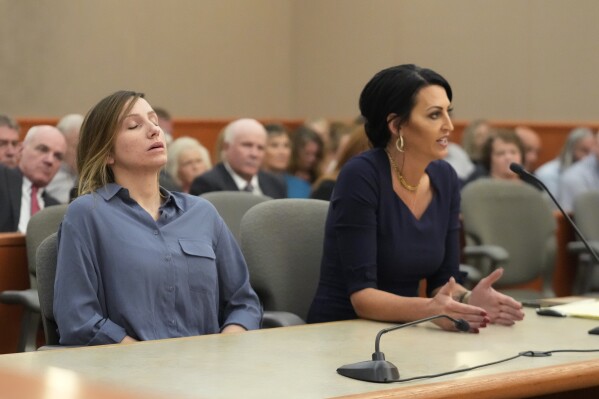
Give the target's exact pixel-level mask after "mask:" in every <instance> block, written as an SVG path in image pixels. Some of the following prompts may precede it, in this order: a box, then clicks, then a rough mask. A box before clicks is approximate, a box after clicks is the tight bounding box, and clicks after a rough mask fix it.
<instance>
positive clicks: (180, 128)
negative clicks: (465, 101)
mask: <svg viewBox="0 0 599 399" xmlns="http://www.w3.org/2000/svg"><path fill="white" fill-rule="evenodd" d="M18 121H19V123H20V124H21V135H22V136H24V135H25V133H26V132H27V130H28V129H29V128H30V127H31V126H34V125H41V124H50V125H55V124H56V122H57V121H58V118H21V119H19V120H18ZM230 121H231V119H174V120H173V125H174V136H175V138H177V137H181V136H191V137H194V138H196V139H198V140H199V141H200V142H201V143H202V144H203V145H204V146H205V147H206V148H208V150H209V151H211V154H212V155H213V157H214V149H215V146H216V142H217V138H218V135H219V133H220V131H221V130H222V128H223V127H225V125H226V124H227V123H229V122H230ZM261 121H262V122H263V123H270V122H278V123H282V124H283V125H285V126H287V127H288V128H289V129H290V130H293V129H295V128H296V127H298V126H299V125H301V124H302V120H300V119H262V120H261ZM489 122H490V123H491V125H493V126H496V127H506V128H513V127H516V126H528V127H530V128H532V129H533V130H535V131H537V132H538V133H539V135H540V136H541V140H542V143H543V147H542V149H541V153H540V154H539V160H538V163H537V166H539V165H541V164H543V163H545V162H547V161H550V160H551V159H553V158H555V157H556V156H557V154H558V153H559V151H560V149H561V147H562V145H563V143H564V142H565V140H566V137H567V136H568V133H570V131H571V130H572V129H574V128H577V127H580V126H586V127H589V128H592V129H594V130H597V129H599V123H597V122H593V123H591V122H535V121H523V120H518V121H493V120H491V121H489ZM467 124H468V121H464V120H457V121H454V128H455V129H454V132H453V134H452V136H451V140H452V141H454V142H456V143H460V142H461V139H462V132H463V130H464V128H465V127H466V125H467Z"/></svg>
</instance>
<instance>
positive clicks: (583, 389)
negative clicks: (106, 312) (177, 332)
mask: <svg viewBox="0 0 599 399" xmlns="http://www.w3.org/2000/svg"><path fill="white" fill-rule="evenodd" d="M387 326H389V325H388V324H384V323H376V322H369V321H364V320H354V321H346V322H336V323H324V324H316V325H306V326H296V327H288V328H278V329H271V330H260V331H252V332H247V333H240V334H230V335H209V336H202V337H191V338H180V339H169V340H161V341H149V342H140V343H135V344H130V345H109V346H103V347H90V348H75V349H60V350H54V351H42V352H33V353H22V354H10V355H1V356H0V375H1V374H2V373H6V372H10V373H19V374H22V375H25V376H27V377H28V378H34V377H35V378H38V379H43V378H47V375H48V373H49V372H51V371H53V370H54V371H62V372H67V373H69V374H70V375H71V376H72V378H71V380H72V381H76V382H77V383H78V384H81V383H82V381H83V382H85V383H86V384H98V383H101V384H106V383H108V384H109V385H110V386H111V387H114V388H118V389H126V390H132V391H133V392H135V393H139V394H142V395H143V394H144V393H151V394H156V395H164V396H168V397H181V398H232V397H244V398H264V397H285V398H323V397H343V396H350V397H356V398H382V397H385V398H392V397H403V398H405V397H409V398H412V397H423V398H445V397H476V398H520V397H553V396H542V395H547V394H552V393H563V392H566V391H567V392H569V395H574V394H575V393H578V394H580V395H583V396H581V397H584V396H585V395H594V397H597V394H599V352H595V353H557V354H554V355H553V356H550V357H539V358H531V357H520V358H517V359H515V360H512V361H509V362H506V363H501V364H498V365H494V366H489V367H486V368H482V369H478V370H473V371H470V372H466V373H460V374H454V375H450V376H445V377H439V378H435V379H428V380H418V381H413V382H408V383H401V384H375V383H368V382H362V381H357V380H352V379H349V378H345V377H343V376H340V375H339V374H337V373H336V369H337V367H339V366H341V365H344V364H348V363H354V362H358V361H362V360H369V359H370V356H371V353H372V352H373V350H374V338H375V336H376V333H377V332H378V331H379V330H380V329H381V328H384V327H387ZM596 326H599V321H596V320H584V319H575V318H555V317H542V316H537V315H536V314H534V312H532V311H530V310H527V315H526V319H525V321H523V322H521V323H519V324H517V325H516V326H514V327H501V326H489V327H487V328H486V329H484V330H483V331H482V332H481V333H480V334H466V333H451V332H445V331H441V330H440V329H438V328H437V327H435V326H433V325H432V324H430V323H425V324H422V325H419V326H416V327H409V328H406V329H403V330H399V331H396V332H392V333H389V334H386V335H384V336H383V338H382V341H381V350H382V351H383V352H384V353H385V354H386V357H387V360H388V361H390V362H392V363H394V364H395V365H396V366H397V367H398V369H399V372H400V375H401V377H402V378H409V377H414V376H418V375H423V374H431V373H438V372H443V371H450V370H456V369H460V368H465V367H471V366H475V365H478V364H481V363H486V362H492V361H496V360H499V359H503V358H506V357H510V356H513V355H515V354H517V353H519V352H522V351H527V350H536V351H548V350H553V349H599V336H597V335H589V334H587V331H588V330H589V329H590V328H592V327H596ZM65 381H66V382H65V383H68V379H66V380H65ZM8 383H9V384H10V382H8ZM15 384H17V382H15ZM3 386H4V383H3ZM9 386H12V385H9ZM12 388H13V389H14V388H15V387H14V386H12ZM73 391H74V392H75V393H73V394H72V395H71V396H69V397H70V398H80V397H84V395H82V394H79V395H77V391H76V389H74V390H73ZM19 397H23V398H42V397H43V396H42V395H41V394H40V395H29V396H27V395H21V396H19ZM555 397H558V396H555ZM569 397H571V396H569ZM572 397H575V396H572ZM587 397H591V396H587Z"/></svg>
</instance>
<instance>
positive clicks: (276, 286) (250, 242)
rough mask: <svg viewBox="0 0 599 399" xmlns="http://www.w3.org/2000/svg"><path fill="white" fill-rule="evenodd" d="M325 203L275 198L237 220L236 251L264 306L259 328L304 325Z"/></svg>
mask: <svg viewBox="0 0 599 399" xmlns="http://www.w3.org/2000/svg"><path fill="white" fill-rule="evenodd" d="M328 209H329V202H328V201H321V200H315V199H291V198H290V199H274V200H271V201H266V202H264V203H261V204H258V205H256V206H254V207H253V208H251V209H250V210H248V212H247V213H246V214H245V216H244V217H243V219H242V220H241V250H242V251H243V255H244V257H245V260H246V262H247V264H248V268H249V272H250V282H251V284H252V287H253V288H254V290H255V291H256V293H257V294H258V296H259V297H260V300H261V302H262V305H263V307H264V310H265V313H264V319H263V323H262V326H263V327H264V328H268V327H280V326H288V325H295V324H304V323H305V320H306V317H307V315H308V310H309V307H310V304H311V303H312V299H313V297H314V294H315V292H316V287H317V285H318V280H319V276H320V260H321V257H322V246H323V241H324V225H325V220H326V215H327V212H328Z"/></svg>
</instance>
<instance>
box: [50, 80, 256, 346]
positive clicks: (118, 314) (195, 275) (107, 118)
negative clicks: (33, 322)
mask: <svg viewBox="0 0 599 399" xmlns="http://www.w3.org/2000/svg"><path fill="white" fill-rule="evenodd" d="M166 161H167V153H166V142H165V138H164V132H163V131H162V130H161V129H160V127H159V126H158V117H157V115H156V112H154V110H153V109H152V107H151V106H150V104H149V103H148V102H147V101H146V100H145V99H144V98H143V94H141V93H136V92H130V91H119V92H116V93H114V94H112V95H110V96H108V97H106V98H104V99H103V100H101V101H100V102H99V103H98V104H97V105H96V106H94V107H93V108H92V109H91V110H90V111H89V113H88V114H87V116H86V117H85V120H84V122H83V126H82V128H81V137H80V142H79V147H78V154H77V166H78V170H79V173H80V175H79V197H78V198H77V199H76V200H74V201H73V202H72V203H71V204H70V205H69V209H68V211H67V214H66V216H65V218H64V221H63V223H62V226H61V228H60V231H59V244H58V265H57V270H56V282H55V291H54V316H55V319H56V322H57V324H58V332H59V335H60V343H61V344H63V345H101V344H113V343H127V342H133V341H138V340H151V339H161V338H174V337H184V336H192V335H201V334H214V333H219V332H222V333H228V332H236V331H245V330H249V329H256V328H259V325H260V321H261V309H260V303H259V301H258V297H257V296H256V294H255V293H254V291H253V290H252V288H251V287H250V284H249V278H248V271H247V266H246V264H245V261H244V259H243V256H242V254H241V251H240V250H239V247H238V246H237V244H236V243H235V240H234V238H233V236H232V234H231V232H230V231H229V230H228V229H227V227H226V225H225V224H224V222H223V220H222V219H221V218H220V216H219V215H218V213H217V212H216V210H215V209H214V207H213V206H212V205H210V204H209V203H208V202H207V201H205V200H203V199H201V198H199V197H194V196H191V195H188V194H183V193H176V192H169V191H167V190H165V189H162V188H160V187H159V185H158V174H159V172H160V169H161V168H163V167H164V165H165V164H166Z"/></svg>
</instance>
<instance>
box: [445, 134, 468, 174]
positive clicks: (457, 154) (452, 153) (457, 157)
mask: <svg viewBox="0 0 599 399" xmlns="http://www.w3.org/2000/svg"><path fill="white" fill-rule="evenodd" d="M445 162H447V163H448V164H450V165H451V167H452V168H453V169H454V170H455V172H456V173H457V174H458V177H459V178H460V180H466V179H467V178H468V176H470V175H471V174H472V172H474V163H473V162H472V161H471V160H470V157H469V156H468V153H466V151H464V149H463V148H462V147H460V145H459V144H456V143H452V142H449V144H448V145H447V156H446V157H445Z"/></svg>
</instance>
